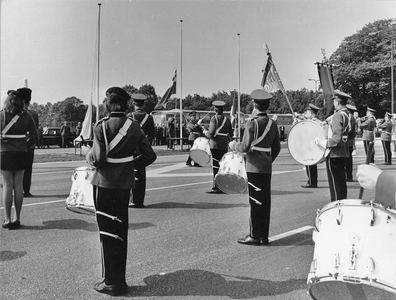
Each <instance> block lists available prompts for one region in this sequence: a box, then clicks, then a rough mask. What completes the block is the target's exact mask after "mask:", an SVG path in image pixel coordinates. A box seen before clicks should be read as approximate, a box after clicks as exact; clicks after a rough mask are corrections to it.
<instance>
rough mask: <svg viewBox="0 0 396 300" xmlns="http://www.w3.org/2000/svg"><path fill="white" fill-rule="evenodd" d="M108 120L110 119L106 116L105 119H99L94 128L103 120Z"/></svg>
mask: <svg viewBox="0 0 396 300" xmlns="http://www.w3.org/2000/svg"><path fill="white" fill-rule="evenodd" d="M108 119H110V117H109V116H106V117H104V118H102V119H100V120H99V121H98V122H96V123H95V127H96V126H98V125H99V124H101V123H102V122H103V121H104V120H108Z"/></svg>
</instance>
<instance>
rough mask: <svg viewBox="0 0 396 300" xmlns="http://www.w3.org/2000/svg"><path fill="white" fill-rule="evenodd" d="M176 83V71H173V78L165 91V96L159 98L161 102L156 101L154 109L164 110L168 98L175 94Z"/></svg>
mask: <svg viewBox="0 0 396 300" xmlns="http://www.w3.org/2000/svg"><path fill="white" fill-rule="evenodd" d="M176 82H177V70H175V76H173V78H172V83H171V86H170V87H169V88H168V89H167V90H166V92H165V94H164V95H163V96H162V98H161V101H158V103H157V105H156V106H155V107H154V109H161V108H163V109H165V108H166V103H167V102H168V100H169V98H170V97H171V96H172V95H173V94H176Z"/></svg>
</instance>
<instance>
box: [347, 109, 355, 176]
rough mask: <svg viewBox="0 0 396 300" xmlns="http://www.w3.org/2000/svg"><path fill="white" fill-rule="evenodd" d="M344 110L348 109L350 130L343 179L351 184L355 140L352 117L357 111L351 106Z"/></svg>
mask: <svg viewBox="0 0 396 300" xmlns="http://www.w3.org/2000/svg"><path fill="white" fill-rule="evenodd" d="M346 108H347V109H348V113H349V121H350V126H351V127H350V130H349V133H348V142H347V144H348V153H349V156H348V158H347V162H346V167H345V177H346V181H347V182H352V181H353V174H352V171H353V155H352V153H353V150H354V147H355V138H356V119H355V116H354V115H353V114H354V112H355V111H357V109H356V107H355V106H353V105H351V104H347V105H346Z"/></svg>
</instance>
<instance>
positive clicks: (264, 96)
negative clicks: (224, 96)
mask: <svg viewBox="0 0 396 300" xmlns="http://www.w3.org/2000/svg"><path fill="white" fill-rule="evenodd" d="M250 97H252V98H253V100H254V101H255V102H260V101H263V100H271V99H272V95H271V94H270V93H268V92H266V91H264V90H260V89H259V90H254V91H253V92H251V93H250Z"/></svg>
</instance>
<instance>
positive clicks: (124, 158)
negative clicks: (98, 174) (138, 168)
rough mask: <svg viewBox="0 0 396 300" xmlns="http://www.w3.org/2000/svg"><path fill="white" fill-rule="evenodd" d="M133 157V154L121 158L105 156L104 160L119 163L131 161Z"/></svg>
mask: <svg viewBox="0 0 396 300" xmlns="http://www.w3.org/2000/svg"><path fill="white" fill-rule="evenodd" d="M133 160H134V157H133V156H128V157H123V158H111V157H106V161H107V162H109V163H112V164H121V163H126V162H130V161H133Z"/></svg>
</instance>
